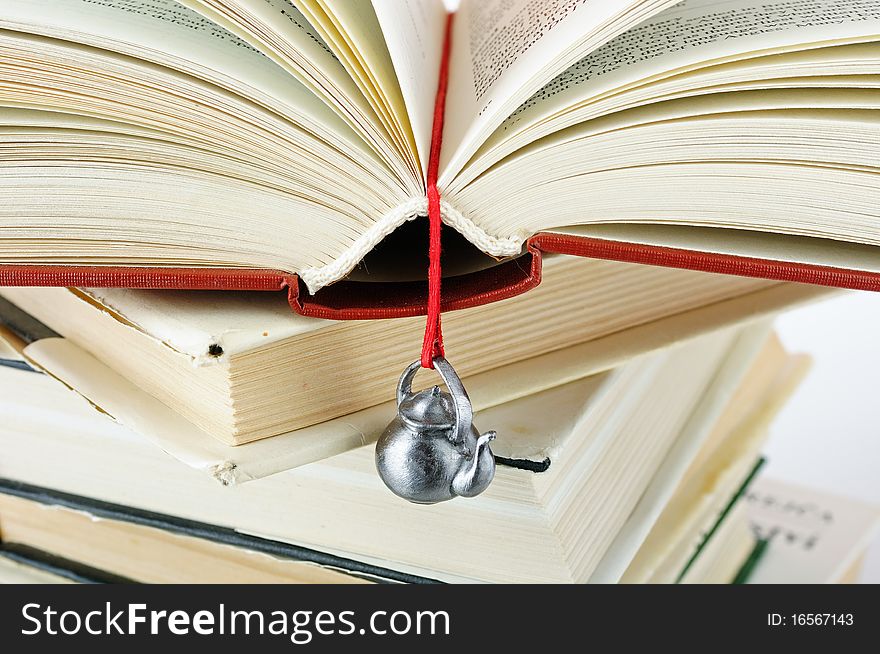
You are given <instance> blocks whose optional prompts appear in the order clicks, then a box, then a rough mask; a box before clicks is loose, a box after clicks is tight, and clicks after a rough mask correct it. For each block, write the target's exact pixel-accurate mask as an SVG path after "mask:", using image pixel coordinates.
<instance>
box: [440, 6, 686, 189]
mask: <svg viewBox="0 0 880 654" xmlns="http://www.w3.org/2000/svg"><path fill="white" fill-rule="evenodd" d="M672 4H674V0H601V1H600V0H464V2H462V4H461V7H460V9H459V11H458V13H457V15H456V18H455V29H454V31H453V39H452V57H451V61H450V78H449V97H448V99H447V105H446V127H445V130H444V133H443V156H442V161H441V179H440V183H441V185H446V184H448V182H449V181H450V180H451V178H452V177H453V176H454V174H455V173H456V172H457V171H458V170H459V169H460V168H461V167H462V166H463V165H464V163H465V162H466V161H467V159H469V158H470V155H472V154H473V153H474V152H475V151H476V149H477V148H478V147H479V146H480V145H481V143H482V141H483V140H484V139H485V138H486V137H488V136H489V135H490V134H491V133H492V131H494V130H495V128H497V127H498V125H500V124H501V122H502V121H503V120H504V119H505V118H507V117H508V116H509V115H510V113H512V112H513V111H514V110H515V109H516V108H517V107H518V106H519V105H520V104H522V102H523V101H524V100H526V99H528V98H529V97H531V95H532V94H533V93H535V92H536V91H537V90H539V89H540V88H541V87H542V86H543V85H544V84H546V83H547V81H548V80H550V79H552V78H554V77H555V76H556V75H558V74H559V73H561V72H563V71H564V70H565V69H567V68H568V67H569V66H571V65H573V64H574V63H576V62H577V61H578V60H580V59H581V58H582V57H583V55H584V54H585V53H586V52H589V51H590V50H592V49H593V48H595V47H598V46H599V45H601V44H602V43H604V42H605V41H607V40H608V39H610V38H613V37H614V36H616V35H617V34H619V33H620V32H622V31H624V30H625V29H627V28H628V27H630V26H632V25H633V24H635V23H637V22H640V21H641V20H643V19H644V18H647V17H649V16H650V15H652V14H653V13H656V12H658V11H660V10H662V9H664V8H666V7H668V6H671V5H672Z"/></svg>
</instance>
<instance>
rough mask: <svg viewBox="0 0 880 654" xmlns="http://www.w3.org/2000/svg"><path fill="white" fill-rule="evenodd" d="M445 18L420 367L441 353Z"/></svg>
mask: <svg viewBox="0 0 880 654" xmlns="http://www.w3.org/2000/svg"><path fill="white" fill-rule="evenodd" d="M453 16H454V14H449V15H448V16H447V17H446V34H445V36H444V37H443V55H442V57H441V59H440V78H439V80H438V82H437V97H436V99H435V101H434V124H433V128H432V130H431V154H430V157H429V158H428V173H427V187H428V188H427V195H428V222H429V225H430V227H429V229H430V245H429V246H428V260H429V264H428V320H427V323H426V325H425V340H424V341H423V343H422V367H423V368H432V369H433V368H434V357H442V356H444V352H443V328H442V326H441V324H440V280H441V270H440V230H441V227H442V225H443V221H442V220H441V217H440V191H439V190H438V189H437V177H438V175H439V171H440V148H441V146H442V144H443V118H444V116H445V114H446V87H447V86H448V84H449V55H450V52H451V45H452V17H453Z"/></svg>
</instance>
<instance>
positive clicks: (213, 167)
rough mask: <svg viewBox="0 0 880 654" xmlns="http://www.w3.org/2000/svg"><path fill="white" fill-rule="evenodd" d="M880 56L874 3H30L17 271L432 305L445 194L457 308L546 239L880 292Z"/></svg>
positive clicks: (16, 48)
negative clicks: (431, 261)
mask: <svg viewBox="0 0 880 654" xmlns="http://www.w3.org/2000/svg"><path fill="white" fill-rule="evenodd" d="M878 40H880V7H878V6H877V4H876V3H875V2H871V1H870V0H795V1H791V0H786V1H781V0H780V1H772V0H687V1H686V2H674V1H673V0H613V1H607V2H586V1H584V0H553V1H546V2H535V1H533V0H513V1H510V0H503V1H502V0H480V1H477V0H463V1H462V2H461V6H460V9H459V11H458V12H457V13H456V14H455V15H454V20H453V19H452V17H449V16H447V14H446V12H445V9H444V5H443V2H442V0H393V1H392V0H373V1H372V2H366V1H364V2H319V1H317V0H296V1H294V2H291V1H289V0H182V1H181V2H174V1H172V0H99V1H95V0H89V1H86V0H6V2H4V8H3V14H2V16H0V60H2V62H3V66H2V69H0V192H2V194H3V198H4V202H3V205H2V207H0V284H2V285H18V286H22V285H63V286H91V287H109V286H127V287H151V288H200V289H217V288H226V289H253V290H260V289H262V290H270V289H274V290H280V289H285V288H286V289H288V292H289V300H290V303H291V306H292V307H293V309H294V310H295V311H298V312H301V313H305V314H308V315H314V316H321V317H326V318H377V317H397V316H407V315H416V314H421V313H424V312H425V310H426V300H425V296H426V293H425V281H424V277H425V275H424V270H425V269H426V265H425V263H426V251H427V248H426V246H425V243H426V232H427V229H426V228H425V225H424V224H421V221H418V222H412V221H414V220H415V219H417V218H419V217H421V216H424V215H425V214H426V213H427V212H428V201H427V195H428V194H432V195H431V196H432V197H433V198H435V199H436V198H437V197H438V196H439V198H440V199H439V205H437V207H438V209H437V211H438V212H439V214H440V217H441V218H442V220H443V222H444V223H445V224H446V225H447V227H448V229H446V230H444V232H445V234H446V236H445V242H444V261H443V269H444V271H445V275H446V278H445V280H444V304H443V308H444V309H456V308H462V307H465V306H471V305H475V304H484V303H488V302H491V301H494V300H498V299H503V298H507V297H511V296H513V295H516V294H519V293H521V292H524V291H526V290H528V289H530V288H533V287H534V286H536V285H537V284H538V283H539V282H540V280H541V269H542V268H541V265H542V258H543V256H544V255H545V254H546V253H548V252H560V253H566V254H572V255H579V256H586V257H596V258H608V259H615V260H620V261H629V262H639V263H647V264H657V265H664V266H671V267H683V268H693V269H697V270H704V271H714V272H725V273H732V274H737V275H744V276H752V277H764V278H771V279H776V280H788V281H802V282H810V283H815V284H823V285H831V286H842V287H848V288H861V289H873V290H878V289H880V250H878V245H880V228H878V225H880V213H878V207H880V182H878V179H880V176H878V175H877V172H878V171H877V165H878V162H877V157H876V153H877V151H878V148H880V136H878V135H880V130H878V129H877V109H878V106H880V105H878V102H880V101H878V95H877V86H878V79H880V77H878V75H877V73H878V69H880V60H878V58H877V57H876V52H875V50H876V44H877V42H878ZM367 281H369V282H371V283H370V284H369V285H366V283H367Z"/></svg>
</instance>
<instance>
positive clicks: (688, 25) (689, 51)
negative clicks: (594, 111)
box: [487, 0, 880, 145]
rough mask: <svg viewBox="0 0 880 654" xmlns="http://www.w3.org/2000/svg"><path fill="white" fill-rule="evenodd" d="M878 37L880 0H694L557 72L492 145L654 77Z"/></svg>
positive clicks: (495, 136)
mask: <svg viewBox="0 0 880 654" xmlns="http://www.w3.org/2000/svg"><path fill="white" fill-rule="evenodd" d="M873 39H880V2H876V0H849V1H846V2H840V1H839V0H798V1H796V2H793V1H792V0H777V1H776V2H768V0H687V1H686V2H682V3H680V4H678V5H676V6H675V7H672V8H671V9H668V10H666V11H664V12H662V13H661V14H659V15H657V16H655V17H654V18H652V19H650V20H648V21H646V22H645V23H643V24H642V25H640V26H639V27H637V28H636V29H634V30H630V31H628V32H626V33H624V34H621V35H620V36H618V37H617V38H615V39H613V40H612V41H610V42H609V43H607V44H606V45H604V46H602V47H601V48H599V49H598V50H596V51H595V52H593V53H591V54H589V55H588V56H587V57H585V58H584V59H582V60H581V61H579V62H578V63H577V64H575V65H574V66H572V67H571V68H569V69H568V70H566V71H565V72H564V73H562V74H561V75H559V76H558V77H556V78H555V79H554V80H553V81H551V82H550V83H549V84H547V85H546V86H544V87H543V88H542V89H541V90H540V91H538V92H537V93H535V94H534V95H533V96H532V97H531V98H529V100H528V101H527V102H525V103H524V104H523V105H521V106H520V107H519V108H518V109H517V110H516V111H515V112H514V113H513V114H512V115H511V116H510V117H509V118H508V119H507V120H505V121H504V123H503V125H502V126H501V128H500V129H499V130H498V131H497V132H496V133H495V134H494V135H493V138H492V139H490V142H494V141H498V140H500V139H502V138H503V136H504V135H505V134H507V133H509V132H510V131H511V130H513V129H514V128H516V127H520V126H525V125H528V124H530V123H533V122H535V121H537V120H539V119H541V118H543V117H547V116H551V115H553V114H555V113H557V112H559V111H562V110H564V109H565V108H566V107H571V106H574V105H576V104H578V103H580V102H585V101H587V100H589V98H591V97H596V96H598V95H600V94H602V93H604V92H607V91H609V90H611V89H614V88H619V87H623V86H625V85H627V84H632V83H635V82H638V81H640V80H646V79H649V78H651V77H653V76H655V75H662V74H667V73H669V72H671V71H676V70H681V69H687V68H690V67H693V66H695V65H699V64H705V63H707V62H710V61H718V60H725V59H730V58H735V57H737V56H744V55H746V54H748V53H757V52H761V53H763V52H767V51H770V52H772V51H780V50H790V49H792V48H795V47H807V46H808V45H818V44H826V43H836V42H841V41H843V42H852V41H857V40H873ZM490 142H487V145H489V143H490Z"/></svg>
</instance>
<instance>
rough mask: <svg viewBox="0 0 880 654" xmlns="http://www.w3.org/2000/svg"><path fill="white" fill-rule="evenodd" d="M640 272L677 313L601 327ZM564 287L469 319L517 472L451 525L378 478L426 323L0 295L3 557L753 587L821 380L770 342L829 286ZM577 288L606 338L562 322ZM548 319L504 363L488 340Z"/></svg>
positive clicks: (262, 576) (561, 268)
mask: <svg viewBox="0 0 880 654" xmlns="http://www.w3.org/2000/svg"><path fill="white" fill-rule="evenodd" d="M556 275H559V276H560V277H559V278H557V277H556ZM630 276H634V279H635V280H636V283H637V285H638V286H639V287H641V286H642V285H643V284H644V283H645V282H646V281H648V280H651V279H655V278H658V277H661V278H664V283H663V286H664V287H665V288H664V293H663V300H662V302H659V303H657V302H649V300H650V299H651V298H652V297H654V296H656V295H657V291H656V290H655V291H654V292H652V293H649V294H648V296H647V297H646V298H645V301H643V302H641V303H640V306H639V307H638V308H637V309H636V310H628V309H627V307H626V306H610V307H609V314H610V315H608V316H607V317H601V316H600V315H597V314H598V307H603V306H608V305H609V304H610V303H611V302H610V298H609V299H608V300H605V299H604V298H607V296H601V297H603V299H602V300H600V301H597V299H596V294H597V293H600V294H602V293H604V290H605V289H606V288H608V287H609V286H611V287H616V288H620V287H621V286H623V285H625V284H626V283H627V281H628V277H630ZM546 277H547V279H546V284H545V285H542V286H541V287H539V288H538V289H536V290H534V291H532V292H531V293H529V294H527V295H524V296H520V297H518V298H512V299H509V300H506V301H503V302H498V303H493V304H490V305H487V306H485V307H478V308H473V309H465V310H462V311H459V312H454V313H450V314H447V319H446V327H447V332H448V334H450V335H453V334H454V335H455V337H454V338H450V343H462V344H465V345H466V344H472V345H473V347H474V349H473V351H472V353H469V354H468V355H467V356H466V357H462V360H463V361H465V362H467V363H468V364H469V365H470V366H473V368H467V367H465V366H463V368H464V369H467V370H468V373H469V374H467V376H466V377H465V382H466V384H467V387H468V389H469V392H470V394H471V398H472V400H473V402H474V406H475V409H476V410H477V413H476V418H475V422H476V424H477V425H478V426H479V427H480V428H482V429H488V428H492V429H495V430H497V431H498V433H499V437H498V439H497V440H496V442H495V443H494V444H493V445H494V451H495V455H496V457H497V462H498V471H497V473H496V479H495V481H494V482H493V484H492V485H491V486H490V488H489V490H488V491H487V492H486V493H484V494H483V495H481V496H479V497H477V498H473V499H459V500H455V501H452V502H448V503H444V504H440V505H433V506H422V505H413V504H410V503H408V502H406V501H404V500H402V499H399V498H397V497H396V496H394V495H393V494H392V493H391V492H390V491H388V490H387V489H386V488H385V487H384V486H383V484H382V482H381V480H380V479H379V477H378V476H377V474H376V471H375V465H374V461H373V458H374V455H373V444H372V442H373V441H374V440H375V439H376V437H377V436H378V435H379V433H381V431H382V430H383V428H384V426H385V425H386V423H387V422H388V421H389V420H390V419H391V417H393V415H394V414H395V409H396V407H395V404H394V401H393V399H392V397H391V396H392V394H393V392H394V387H395V380H396V377H397V375H398V373H399V372H400V370H401V369H402V367H403V366H404V365H405V364H406V363H407V362H408V357H409V356H411V353H409V352H407V349H408V348H405V347H399V344H400V343H404V344H405V343H407V342H408V341H411V340H412V338H411V336H410V334H418V332H419V331H420V330H421V328H422V326H423V321H422V319H421V318H418V317H416V318H410V319H392V320H386V321H354V322H342V323H337V322H330V321H320V320H316V319H312V318H304V317H301V316H297V315H295V314H293V313H292V312H290V310H289V308H288V306H287V303H286V298H285V297H284V296H283V295H277V294H264V295H263V294H261V295H254V294H249V293H218V292H204V293H193V292H184V291H181V292H173V293H172V292H157V291H136V290H119V289H65V288H4V289H0V295H2V296H3V297H4V298H5V300H3V301H2V304H0V316H2V323H3V327H2V329H0V334H2V335H3V337H4V341H5V345H4V350H3V351H2V353H0V357H2V362H3V363H4V365H3V366H2V367H0V389H2V393H0V398H2V399H0V406H2V415H3V416H4V421H3V424H2V425H0V439H2V451H3V453H4V454H3V457H2V460H0V477H2V482H0V486H2V496H0V530H2V531H0V533H2V538H3V549H4V553H5V554H6V556H7V557H8V558H10V559H11V560H12V561H14V562H15V563H16V565H17V566H18V567H17V568H16V571H17V572H16V574H19V575H20V574H21V572H20V570H19V569H18V568H20V567H21V565H23V562H25V561H27V562H29V563H31V564H33V563H35V562H40V564H41V565H42V566H43V567H45V566H46V565H48V566H50V568H49V570H50V571H51V573H52V574H56V575H58V574H61V572H60V571H61V570H67V571H68V572H67V573H65V574H75V575H76V576H77V577H86V578H94V579H130V580H137V581H167V582H171V581H181V582H208V581H252V582H260V581H279V582H280V581H299V582H311V581H321V582H324V581H326V582H333V581H340V582H343V581H362V580H395V581H423V580H435V581H450V582H455V581H498V582H502V581H506V582H541V581H545V582H546V581H556V582H562V581H567V582H587V581H593V582H618V581H619V582H648V581H651V582H674V581H683V582H707V581H714V582H728V581H732V580H734V579H736V578H737V575H738V573H739V571H740V570H741V569H743V567H744V566H745V565H746V564H747V562H748V561H749V559H750V557H751V556H752V555H753V553H754V552H755V551H756V547H757V546H758V540H757V539H756V538H755V535H754V534H753V533H752V531H751V530H750V529H749V525H748V517H747V513H746V508H747V507H746V505H745V502H744V501H743V494H744V492H745V489H746V487H747V486H748V482H749V480H750V479H751V478H752V477H753V475H754V473H755V471H756V469H757V468H758V466H759V463H760V449H761V443H762V439H763V438H764V436H765V435H766V432H767V429H766V428H767V425H768V423H769V421H770V420H771V419H772V417H773V415H774V412H775V411H776V410H777V409H778V408H779V407H780V406H781V404H782V403H783V402H784V400H785V398H786V397H787V395H788V394H789V393H790V392H791V390H792V389H793V388H794V386H795V385H796V383H797V381H798V380H799V378H800V376H801V375H802V374H803V371H804V367H805V365H806V362H805V361H804V360H803V358H801V357H797V356H791V355H789V354H787V353H786V352H785V351H784V350H783V349H782V347H781V346H780V344H779V342H778V341H777V340H776V338H775V337H774V336H773V334H772V331H771V329H770V327H769V325H768V321H769V320H770V319H772V316H773V315H774V314H775V313H776V312H778V311H779V310H781V309H782V308H784V307H787V306H791V305H793V304H796V303H800V302H806V301H809V300H812V299H814V298H816V297H821V296H824V295H825V294H827V293H828V292H829V291H827V290H825V289H819V288H816V287H809V286H800V285H787V284H777V283H770V282H756V281H753V280H743V279H739V278H735V277H725V276H714V275H706V274H704V273H694V272H690V271H674V270H654V269H650V268H644V267H641V266H637V265H634V264H619V263H609V262H604V263H602V262H594V261H588V260H582V259H566V258H556V259H552V260H551V261H549V262H548V263H547V267H546ZM596 278H600V279H602V280H603V281H602V282H601V283H600V282H595V281H594V282H593V283H588V282H589V280H595V279H596ZM566 279H567V280H569V281H570V282H571V284H572V287H571V288H569V289H567V290H566V291H565V293H566V297H567V298H568V299H569V300H572V299H574V300H575V301H577V302H579V303H582V304H583V305H584V306H594V307H597V310H596V311H593V312H591V315H590V316H589V317H588V318H586V317H578V316H577V315H575V314H572V313H571V312H557V313H554V310H553V308H552V307H553V299H554V298H555V297H556V293H557V292H558V291H559V289H560V288H561V287H562V286H564V284H563V282H564V280H566ZM597 287H598V288H597ZM676 289H677V290H676ZM634 293H635V290H634V289H630V292H629V293H627V294H626V295H627V297H632V296H633V294H634ZM545 302H546V306H547V309H546V310H545V309H543V308H542V309H541V311H542V313H543V315H545V316H546V317H547V319H546V320H542V321H537V322H535V321H532V324H531V326H530V328H529V329H530V331H529V332H528V333H527V334H524V336H523V337H522V338H511V339H507V341H506V343H505V345H506V349H505V351H504V355H503V360H501V359H500V358H495V359H493V358H492V357H493V349H492V347H491V343H492V342H493V339H494V338H497V336H496V335H495V334H493V333H491V330H487V325H493V324H496V325H497V324H501V323H503V322H504V321H505V320H508V321H513V320H515V319H516V317H517V316H518V315H520V314H521V312H522V310H523V308H524V307H525V306H529V307H535V306H540V307H542V306H543V303H545ZM520 329H521V330H524V329H526V326H523V327H522V328H520ZM516 334H517V333H516V332H515V335H516ZM557 334H563V335H565V336H564V337H561V338H560V337H557V336H556V335H557ZM377 342H378V343H381V345H379V346H377V347H372V348H371V347H366V346H365V344H366V343H374V344H375V343H377ZM396 345H397V346H396ZM480 355H482V356H480ZM426 377H427V374H426ZM44 572H45V570H44ZM40 574H41V575H42V574H44V573H40Z"/></svg>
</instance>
